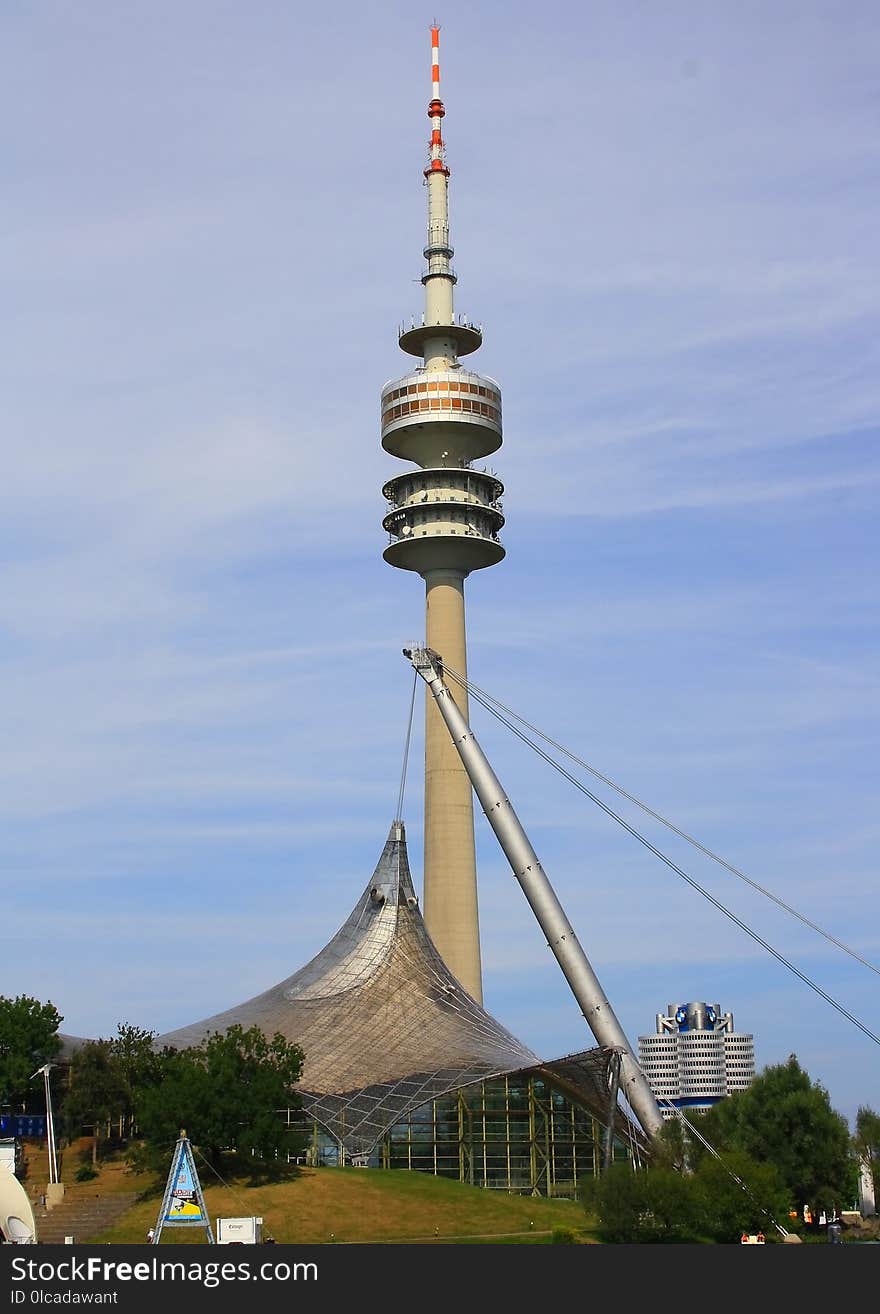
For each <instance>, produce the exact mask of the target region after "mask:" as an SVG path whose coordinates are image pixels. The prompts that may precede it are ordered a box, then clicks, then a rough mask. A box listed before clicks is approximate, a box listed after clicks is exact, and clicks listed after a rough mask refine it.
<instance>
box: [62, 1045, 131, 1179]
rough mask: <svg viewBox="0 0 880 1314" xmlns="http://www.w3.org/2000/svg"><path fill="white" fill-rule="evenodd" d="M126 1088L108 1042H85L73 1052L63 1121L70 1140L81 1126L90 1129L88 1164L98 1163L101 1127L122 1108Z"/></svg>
mask: <svg viewBox="0 0 880 1314" xmlns="http://www.w3.org/2000/svg"><path fill="white" fill-rule="evenodd" d="M126 1093H127V1092H126V1088H125V1085H124V1082H123V1079H122V1075H121V1070H120V1065H119V1062H118V1060H117V1059H116V1057H115V1056H114V1053H113V1041H112V1040H87V1041H86V1042H85V1044H84V1045H81V1046H80V1047H79V1049H78V1050H77V1051H76V1054H75V1055H74V1057H73V1060H72V1062H71V1065H70V1070H69V1072H68V1077H67V1093H66V1095H65V1097H64V1106H63V1109H64V1121H65V1125H66V1129H67V1134H68V1136H69V1137H70V1138H71V1140H73V1139H74V1138H75V1137H76V1136H78V1135H79V1134H80V1131H81V1130H82V1128H83V1126H90V1127H92V1128H93V1139H92V1163H93V1164H94V1163H97V1161H98V1140H99V1138H100V1134H101V1126H102V1124H103V1123H107V1122H109V1121H110V1119H111V1118H113V1117H114V1116H115V1115H117V1114H118V1113H119V1111H120V1109H121V1108H122V1107H123V1106H124V1104H125V1099H126Z"/></svg>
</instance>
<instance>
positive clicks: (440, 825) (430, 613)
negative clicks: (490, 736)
mask: <svg viewBox="0 0 880 1314" xmlns="http://www.w3.org/2000/svg"><path fill="white" fill-rule="evenodd" d="M425 622H426V625H425V629H426V643H427V646H428V647H429V648H433V650H434V652H438V653H442V654H443V659H444V661H445V662H446V663H447V665H449V666H450V667H452V669H453V670H455V671H458V672H460V673H461V674H462V675H463V676H467V648H466V642H465V619H464V575H463V574H462V572H461V571H451V570H430V571H426V573H425ZM453 697H454V699H455V701H456V704H457V705H458V707H459V710H460V711H461V713H462V715H463V716H464V717H465V719H467V715H468V700H467V693H466V691H465V690H464V689H461V688H459V687H458V686H457V685H455V686H454V691H453ZM424 915H425V925H426V926H427V927H428V930H429V932H430V935H431V939H432V940H433V941H434V944H435V945H436V946H437V948H438V949H439V951H440V954H441V956H442V958H443V960H444V962H445V963H446V964H447V965H448V966H449V967H450V968H452V970H453V971H454V972H455V975H456V976H457V977H458V979H459V981H461V983H462V985H463V986H464V987H465V989H466V990H467V992H468V994H470V995H472V996H473V998H474V999H476V1000H477V1001H478V1003H482V1002H483V978H482V967H481V961H480V931H479V910H478V903H477V862H476V854H475V851H474V803H473V790H472V787H471V782H470V780H469V778H468V776H467V773H466V772H464V771H463V770H462V763H461V757H460V756H459V753H458V750H457V749H456V747H455V744H454V743H453V742H452V739H451V737H450V734H449V731H448V729H447V728H446V724H445V722H444V721H443V718H442V716H441V715H440V713H439V711H438V710H437V703H436V700H435V699H434V698H428V699H427V700H426V702H425V879H424ZM453 964H454V967H453Z"/></svg>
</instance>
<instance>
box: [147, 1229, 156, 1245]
mask: <svg viewBox="0 0 880 1314" xmlns="http://www.w3.org/2000/svg"><path fill="white" fill-rule="evenodd" d="M155 1235H156V1229H155V1228H154V1227H151V1228H150V1230H149V1232H148V1233H147V1245H148V1246H151V1245H152V1244H153V1239H154V1237H155Z"/></svg>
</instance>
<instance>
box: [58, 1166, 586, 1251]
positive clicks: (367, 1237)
mask: <svg viewBox="0 0 880 1314" xmlns="http://www.w3.org/2000/svg"><path fill="white" fill-rule="evenodd" d="M200 1176H201V1182H202V1189H203V1191H204V1195H205V1203H206V1205H207V1208H208V1214H209V1216H210V1218H211V1220H212V1222H213V1221H214V1220H215V1219H216V1218H217V1217H250V1216H251V1215H256V1216H258V1217H261V1218H262V1219H263V1231H264V1235H268V1236H271V1237H274V1239H275V1240H276V1241H277V1242H279V1243H283V1242H293V1243H298V1244H300V1245H308V1244H319V1245H323V1244H343V1243H348V1244H352V1243H353V1244H368V1243H372V1244H375V1243H388V1244H401V1243H404V1244H405V1243H407V1242H421V1243H424V1242H438V1243H441V1244H444V1243H445V1244H481V1243H483V1244H485V1243H489V1244H499V1243H506V1244H513V1245H528V1244H548V1243H551V1242H552V1241H553V1234H554V1231H555V1232H556V1233H557V1240H559V1239H561V1234H568V1233H573V1234H574V1237H573V1238H570V1239H576V1240H577V1241H578V1242H590V1241H593V1240H594V1239H595V1238H594V1237H593V1236H592V1235H591V1234H590V1232H589V1231H588V1230H587V1224H588V1220H587V1218H586V1216H585V1214H584V1211H583V1209H582V1208H581V1206H580V1205H579V1204H577V1203H576V1202H575V1201H572V1200H546V1199H543V1198H539V1197H535V1196H519V1195H508V1194H506V1193H504V1192H495V1191H485V1190H481V1189H479V1188H478V1187H474V1186H466V1185H464V1184H463V1183H461V1182H455V1181H449V1180H447V1179H446V1178H440V1177H430V1176H428V1175H426V1174H423V1173H411V1172H405V1171H402V1170H390V1171H383V1170H382V1169H377V1168H300V1169H298V1170H297V1175H296V1176H295V1177H294V1178H292V1179H290V1180H286V1181H283V1182H273V1183H270V1184H267V1185H260V1186H249V1185H247V1184H246V1183H243V1182H240V1181H235V1182H230V1183H228V1184H226V1183H220V1182H217V1181H215V1182H213V1183H212V1182H211V1181H210V1180H209V1179H210V1171H209V1170H208V1169H207V1168H205V1167H202V1166H200ZM78 1189H80V1188H79V1187H78V1186H77V1185H76V1184H74V1185H72V1186H71V1187H70V1188H69V1192H76V1191H77V1190H78ZM83 1189H87V1190H88V1191H90V1192H91V1193H93V1194H95V1193H101V1194H104V1193H107V1192H110V1193H112V1192H119V1191H125V1192H130V1191H133V1190H134V1191H138V1192H140V1193H141V1194H140V1195H139V1198H138V1199H137V1201H136V1202H135V1203H134V1204H133V1205H132V1206H131V1208H130V1209H129V1210H128V1211H127V1212H126V1213H125V1214H124V1215H123V1216H122V1218H121V1219H120V1220H119V1221H118V1222H117V1223H116V1224H115V1225H114V1226H113V1227H112V1228H110V1229H109V1230H108V1231H106V1232H103V1233H101V1234H100V1235H99V1236H96V1237H95V1238H94V1240H95V1241H96V1242H107V1243H111V1244H112V1243H116V1244H120V1243H131V1242H136V1243H140V1242H143V1241H144V1240H145V1238H146V1235H147V1231H148V1229H149V1228H150V1227H152V1226H154V1225H155V1222H156V1217H157V1215H158V1212H159V1206H160V1203H161V1193H160V1192H156V1191H155V1190H154V1191H152V1192H150V1193H147V1192H148V1191H149V1182H148V1180H147V1179H143V1178H137V1177H135V1176H133V1175H132V1174H131V1173H130V1172H128V1171H127V1170H126V1167H125V1164H124V1162H123V1160H122V1159H113V1160H110V1161H108V1162H106V1163H104V1164H103V1165H102V1166H101V1170H100V1174H99V1176H98V1178H96V1179H95V1180H94V1181H91V1182H89V1183H87V1184H84V1185H83ZM567 1239H568V1238H567ZM203 1241H204V1233H203V1232H199V1231H198V1230H197V1229H193V1230H192V1231H190V1230H188V1229H184V1228H167V1229H165V1230H163V1233H162V1244H163V1245H164V1244H165V1243H166V1242H167V1243H168V1244H194V1243H195V1244H201V1243H202V1242H203Z"/></svg>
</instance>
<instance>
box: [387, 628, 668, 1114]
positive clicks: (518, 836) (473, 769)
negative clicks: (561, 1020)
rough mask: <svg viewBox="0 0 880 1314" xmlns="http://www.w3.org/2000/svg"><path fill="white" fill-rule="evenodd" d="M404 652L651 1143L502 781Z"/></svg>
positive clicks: (426, 651) (634, 1072) (635, 1082)
mask: <svg viewBox="0 0 880 1314" xmlns="http://www.w3.org/2000/svg"><path fill="white" fill-rule="evenodd" d="M403 652H404V656H405V657H408V658H409V659H410V661H411V662H412V664H413V666H414V667H415V669H416V671H417V672H418V674H419V675H420V676H421V677H422V679H423V680H424V681H425V683H426V684H427V686H428V688H429V689H430V690H431V693H432V694H433V695H434V698H435V700H436V704H437V708H438V710H439V712H440V715H441V716H442V717H443V720H444V721H445V722H446V726H447V728H448V730H449V733H450V735H451V736H452V741H453V743H454V744H455V747H456V749H457V750H458V753H459V756H460V757H461V760H462V764H463V765H464V768H465V770H466V771H467V773H468V776H469V778H470V782H471V784H472V785H473V788H474V792H475V794H476V795H477V798H478V799H479V800H480V803H481V805H482V808H483V811H484V812H485V814H486V816H487V818H488V820H489V825H490V826H491V827H492V829H493V830H494V832H495V834H496V836H497V837H498V842H499V844H500V845H501V848H502V849H503V851H504V855H505V857H506V858H507V861H508V862H509V863H510V866H511V868H512V870H513V874H514V876H515V877H516V879H517V880H518V881H519V883H520V885H521V887H522V890H523V893H524V894H525V896H526V899H527V900H528V902H529V906H530V907H531V909H532V912H533V913H534V914H535V916H536V918H537V919H538V923H539V925H540V927H541V929H542V931H543V932H544V934H545V935H546V937H547V943H548V944H549V946H550V949H551V950H552V952H553V954H554V956H555V958H556V961H557V962H558V963H559V966H560V967H561V968H562V971H563V974H564V975H565V979H566V981H567V982H568V984H569V986H570V987H571V990H572V993H573V994H574V997H575V999H576V1000H577V1002H578V1004H579V1006H580V1009H581V1012H582V1013H583V1015H584V1017H585V1018H586V1020H587V1025H588V1026H589V1028H590V1030H591V1031H592V1033H593V1035H594V1036H595V1037H596V1040H597V1042H598V1043H599V1044H600V1045H605V1046H608V1047H609V1048H611V1049H615V1050H617V1051H618V1052H619V1054H620V1089H621V1090H622V1092H623V1094H624V1095H625V1097H626V1099H627V1101H628V1102H629V1105H630V1107H631V1109H632V1110H633V1112H634V1113H635V1115H636V1117H637V1118H638V1120H639V1122H640V1123H641V1125H642V1129H643V1130H644V1132H645V1134H646V1135H647V1136H649V1137H650V1138H652V1139H654V1138H655V1137H656V1136H657V1135H658V1134H659V1132H660V1129H661V1127H662V1126H663V1116H662V1114H661V1112H660V1107H659V1105H658V1104H657V1101H656V1099H655V1098H654V1093H653V1091H652V1090H651V1087H650V1084H649V1082H648V1079H647V1077H646V1076H645V1074H644V1072H643V1071H642V1068H641V1066H640V1064H639V1062H638V1059H637V1058H636V1056H635V1054H634V1053H633V1050H632V1047H631V1046H630V1043H629V1041H628V1040H627V1038H626V1033H625V1032H624V1030H623V1028H622V1027H621V1025H620V1023H619V1022H618V1020H617V1018H616V1017H615V1014H614V1010H613V1009H612V1007H611V1005H610V1004H609V1002H608V999H607V998H606V996H605V993H604V991H603V990H602V987H601V985H600V984H599V979H598V977H597V976H596V973H595V972H594V971H593V969H592V967H591V966H590V963H589V961H588V959H587V956H586V954H585V953H584V951H583V949H582V948H581V945H580V943H579V941H578V938H577V936H576V935H575V933H574V930H573V928H572V925H571V923H570V922H569V920H568V918H567V917H566V915H565V912H564V910H563V908H562V905H561V904H560V902H559V900H558V899H557V897H556V894H555V893H554V890H553V887H552V885H551V884H550V882H549V880H548V879H547V875H546V873H545V871H544V869H543V867H542V866H541V863H540V862H539V860H538V855H537V854H536V853H535V850H534V849H533V848H532V845H531V843H530V842H529V838H528V836H527V835H526V833H525V831H524V830H523V828H522V825H521V823H520V821H519V818H518V817H517V815H516V813H515V812H514V810H513V807H512V806H511V803H510V800H509V799H508V797H507V795H506V794H505V792H504V790H503V789H502V787H501V782H500V781H499V779H498V777H497V776H496V775H495V772H494V771H493V770H492V768H491V766H490V765H489V761H488V759H487V757H486V755H485V753H484V752H483V750H482V749H481V748H480V745H479V744H478V743H477V741H476V739H475V738H474V735H473V732H472V730H471V729H470V726H469V725H468V723H467V721H466V720H465V718H464V717H463V716H462V714H461V712H460V711H459V709H458V707H457V705H456V702H455V699H454V698H453V697H452V694H451V693H450V690H449V687H448V685H447V684H446V682H445V680H444V679H443V663H442V659H441V657H440V656H439V655H438V654H437V653H436V652H434V651H433V650H432V649H431V648H404V650H403Z"/></svg>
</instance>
